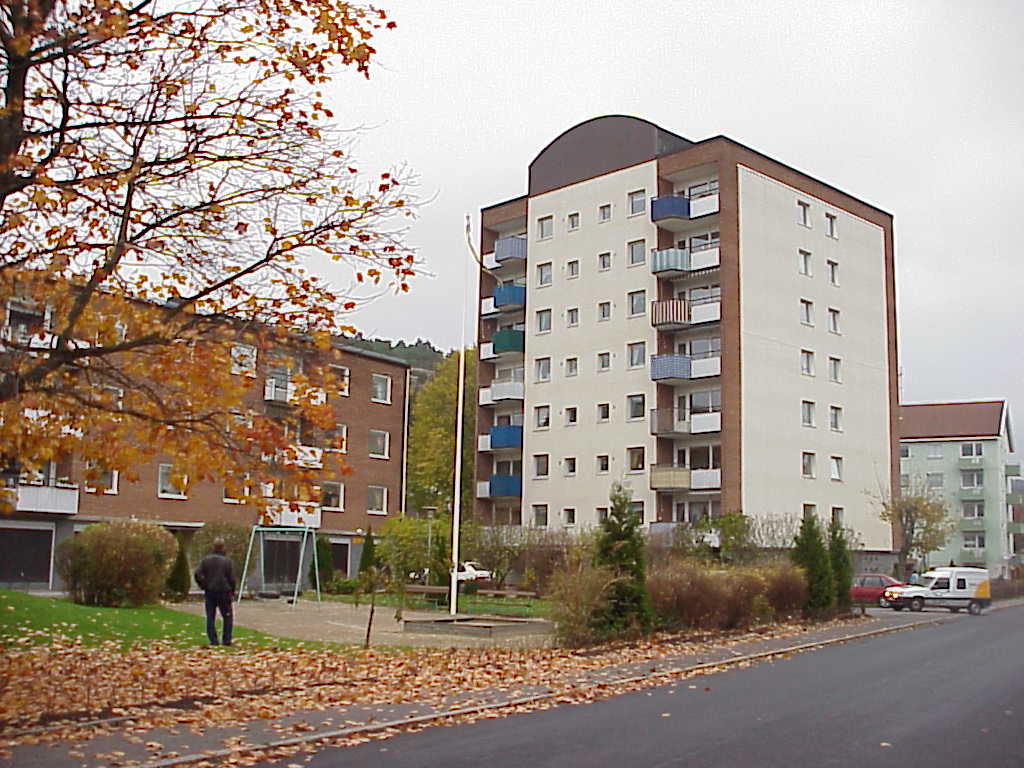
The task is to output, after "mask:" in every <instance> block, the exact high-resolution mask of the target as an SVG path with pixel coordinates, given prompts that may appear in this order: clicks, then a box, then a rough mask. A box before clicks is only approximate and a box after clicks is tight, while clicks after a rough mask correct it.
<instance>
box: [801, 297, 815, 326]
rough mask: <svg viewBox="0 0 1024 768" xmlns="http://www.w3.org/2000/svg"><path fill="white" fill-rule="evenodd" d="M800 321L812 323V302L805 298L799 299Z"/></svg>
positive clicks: (805, 323) (807, 323) (806, 323)
mask: <svg viewBox="0 0 1024 768" xmlns="http://www.w3.org/2000/svg"><path fill="white" fill-rule="evenodd" d="M800 322H801V323H803V324H804V325H814V302H813V301H808V300H807V299H800Z"/></svg>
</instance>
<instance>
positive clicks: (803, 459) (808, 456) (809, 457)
mask: <svg viewBox="0 0 1024 768" xmlns="http://www.w3.org/2000/svg"><path fill="white" fill-rule="evenodd" d="M816 459H817V456H816V455H815V453H814V451H802V452H801V453H800V476H801V477H804V478H807V479H808V480H813V479H814V477H815V475H816V474H817V473H816V472H815V470H816V467H815V464H816V463H817V461H816Z"/></svg>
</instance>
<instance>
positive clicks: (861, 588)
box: [850, 573, 903, 608]
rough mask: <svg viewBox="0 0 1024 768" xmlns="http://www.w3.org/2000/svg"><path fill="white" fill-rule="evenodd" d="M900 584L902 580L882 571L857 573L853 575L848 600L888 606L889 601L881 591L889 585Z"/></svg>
mask: <svg viewBox="0 0 1024 768" xmlns="http://www.w3.org/2000/svg"><path fill="white" fill-rule="evenodd" d="M902 585H903V582H901V581H897V580H896V579H894V578H893V577H892V576H886V575H885V574H884V573H858V574H857V575H856V576H854V577H853V586H852V587H850V600H852V601H853V603H854V604H857V603H874V604H875V605H878V606H881V607H882V608H888V607H889V601H888V600H886V599H885V595H884V594H883V593H884V592H885V590H886V589H888V588H889V587H897V586H902Z"/></svg>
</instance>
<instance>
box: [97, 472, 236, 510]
mask: <svg viewBox="0 0 1024 768" xmlns="http://www.w3.org/2000/svg"><path fill="white" fill-rule="evenodd" d="M86 490H87V491H91V490H94V489H92V488H86ZM250 493H251V488H250V486H249V473H248V472H244V473H242V475H241V477H234V478H232V479H231V482H230V483H228V484H225V486H224V492H223V493H222V494H221V499H222V501H223V502H224V503H225V504H245V499H246V497H247V496H248V495H249V494H250Z"/></svg>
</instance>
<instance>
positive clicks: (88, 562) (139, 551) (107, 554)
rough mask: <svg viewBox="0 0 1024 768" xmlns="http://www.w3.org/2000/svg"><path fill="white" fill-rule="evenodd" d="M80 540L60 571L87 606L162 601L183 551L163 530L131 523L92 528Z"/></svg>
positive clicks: (64, 554)
mask: <svg viewBox="0 0 1024 768" xmlns="http://www.w3.org/2000/svg"><path fill="white" fill-rule="evenodd" d="M75 539H76V540H72V543H68V544H67V546H62V547H61V549H60V562H59V566H58V567H59V568H60V573H61V575H62V577H64V578H65V581H66V583H67V584H68V589H69V592H71V595H72V599H74V600H75V601H76V602H81V603H85V604H87V605H104V606H120V605H125V604H127V605H145V604H146V603H153V602H156V601H157V599H158V598H159V597H160V594H161V592H163V589H164V586H165V585H166V583H167V574H168V571H169V570H170V568H171V564H172V562H173V561H174V557H175V554H176V553H177V548H178V545H177V542H176V541H175V538H174V537H173V536H172V535H171V534H170V533H168V532H167V531H166V530H165V529H164V528H163V527H162V526H159V525H156V524H154V523H139V522H133V521H129V520H123V521H118V522H113V523H102V524H100V525H90V526H89V527H88V528H86V529H85V530H84V531H82V532H81V533H80V534H78V536H77V537H75Z"/></svg>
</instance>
